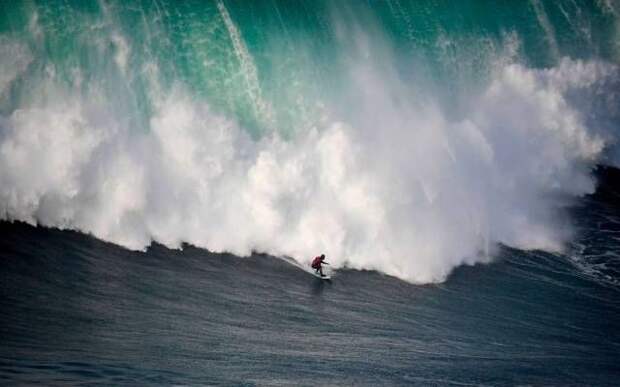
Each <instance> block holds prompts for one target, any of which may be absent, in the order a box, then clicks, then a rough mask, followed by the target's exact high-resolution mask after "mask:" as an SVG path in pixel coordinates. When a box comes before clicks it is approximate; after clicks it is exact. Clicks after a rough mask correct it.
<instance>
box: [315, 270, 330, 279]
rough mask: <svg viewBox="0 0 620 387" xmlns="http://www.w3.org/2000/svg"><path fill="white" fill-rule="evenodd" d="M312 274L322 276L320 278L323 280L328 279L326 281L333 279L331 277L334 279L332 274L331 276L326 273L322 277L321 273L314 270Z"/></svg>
mask: <svg viewBox="0 0 620 387" xmlns="http://www.w3.org/2000/svg"><path fill="white" fill-rule="evenodd" d="M311 274H312V275H313V276H315V277H316V278H320V279H322V280H326V281H329V280H331V279H332V276H331V275H325V276H323V277H321V275H320V274H317V273H315V272H314V271H313V272H312V273H311Z"/></svg>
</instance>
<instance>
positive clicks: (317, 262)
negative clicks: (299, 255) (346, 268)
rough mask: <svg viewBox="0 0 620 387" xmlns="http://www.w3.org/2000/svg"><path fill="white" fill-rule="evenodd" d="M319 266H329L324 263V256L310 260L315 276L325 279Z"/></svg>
mask: <svg viewBox="0 0 620 387" xmlns="http://www.w3.org/2000/svg"><path fill="white" fill-rule="evenodd" d="M321 265H329V263H327V262H325V254H321V255H319V256H318V257H315V258H314V259H313V260H312V265H311V266H312V268H313V269H314V270H315V271H316V273H317V274H320V275H321V277H325V275H324V274H323V267H322V266H321Z"/></svg>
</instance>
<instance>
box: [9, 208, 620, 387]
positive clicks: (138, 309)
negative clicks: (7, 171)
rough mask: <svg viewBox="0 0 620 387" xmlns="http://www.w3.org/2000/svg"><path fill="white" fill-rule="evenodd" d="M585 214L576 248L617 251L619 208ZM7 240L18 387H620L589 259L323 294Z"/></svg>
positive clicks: (67, 236) (304, 279) (605, 298)
mask: <svg viewBox="0 0 620 387" xmlns="http://www.w3.org/2000/svg"><path fill="white" fill-rule="evenodd" d="M583 205H584V207H583V208H579V207H578V208H576V210H575V211H577V212H580V213H577V214H575V219H577V220H578V227H579V228H580V229H583V230H589V231H588V232H584V233H583V234H582V235H581V237H580V238H578V239H577V240H578V241H580V242H581V243H584V244H585V245H586V246H587V247H586V249H590V248H594V247H596V246H599V245H601V243H602V242H605V241H606V242H612V241H613V238H611V236H612V235H610V234H609V233H608V232H607V231H599V232H598V233H597V232H596V231H595V230H594V229H590V228H589V226H588V224H589V223H590V222H593V221H594V222H595V221H596V220H595V219H596V217H597V216H603V215H604V216H605V217H606V218H614V219H617V217H618V207H617V203H615V204H614V203H613V202H609V201H606V200H603V199H601V197H600V196H593V197H592V198H590V200H586V201H585V202H584V204H583ZM600 208H606V211H605V213H601V212H600V211H598V210H597V211H593V209H600ZM592 213H595V214H596V215H592ZM0 227H1V231H2V235H3V238H2V239H1V240H0V252H1V254H2V259H3V264H2V266H1V272H0V280H1V281H0V283H1V284H2V286H1V287H0V289H1V297H0V300H1V301H0V302H1V303H0V308H1V312H2V316H3V319H2V325H1V330H0V334H1V337H2V343H3V346H2V349H1V350H0V378H1V379H3V380H5V381H7V382H9V383H19V382H21V383H26V384H29V383H34V382H37V381H39V382H42V383H44V384H47V385H50V384H66V383H69V384H73V383H87V384H89V385H91V384H92V385H97V384H104V385H106V384H115V385H119V384H120V385H124V384H127V385H134V384H135V383H139V384H151V385H152V384H162V385H170V384H199V385H203V384H238V383H245V384H257V385H283V384H284V385H287V384H304V385H317V384H318V385H321V384H339V385H342V384H353V385H377V384H395V385H400V384H402V385H410V384H414V385H428V384H439V385H452V384H473V385H513V384H534V385H538V384H544V385H549V384H553V385H555V384H559V385H612V384H613V381H614V380H616V378H617V377H618V376H619V374H620V370H619V369H618V367H617V358H618V355H619V353H620V350H619V348H620V337H618V332H619V330H618V328H619V326H618V322H619V321H620V304H619V303H618V291H619V288H618V286H617V280H618V276H617V273H616V272H611V273H607V275H608V276H614V280H615V281H616V282H614V283H610V282H609V281H605V278H606V277H604V276H601V275H600V273H592V272H589V271H587V270H582V266H579V265H576V264H575V261H574V259H587V256H584V257H573V259H570V258H569V257H566V256H563V255H553V254H547V253H544V252H536V251H534V252H524V251H519V250H515V249H511V248H507V247H505V248H502V250H501V252H500V253H499V254H498V258H497V261H496V262H494V263H492V264H489V265H475V266H466V267H461V268H459V269H457V270H456V271H455V272H454V273H453V274H452V275H451V276H450V278H449V280H448V281H447V282H445V283H443V284H441V285H425V286H416V285H411V284H408V283H406V282H402V281H400V280H398V279H396V278H393V277H389V276H385V275H381V274H378V273H376V272H368V271H357V270H348V269H344V270H340V271H338V272H337V273H336V276H335V277H334V280H333V281H332V282H328V283H326V282H322V281H319V280H317V279H315V278H314V277H312V276H310V275H309V274H308V273H306V272H304V271H302V270H300V269H299V268H297V267H295V266H293V265H290V264H288V263H286V262H284V261H282V260H280V259H276V258H273V257H270V256H267V255H253V256H251V257H249V258H238V257H235V256H232V255H228V254H212V253H209V252H207V251H205V250H202V249H198V248H195V247H192V246H185V247H184V248H183V250H170V249H168V248H166V247H163V246H161V245H153V246H151V247H150V248H149V249H148V250H147V251H146V252H144V253H141V252H131V251H128V250H125V249H123V248H120V247H117V246H115V245H112V244H109V243H105V242H102V241H99V240H97V239H94V238H92V237H89V236H85V235H82V234H79V233H75V232H71V231H60V230H55V229H42V228H33V227H31V226H28V225H26V224H23V223H12V224H11V223H6V222H4V223H2V224H1V225H0ZM612 243H616V242H612ZM585 263H587V261H586V262H585Z"/></svg>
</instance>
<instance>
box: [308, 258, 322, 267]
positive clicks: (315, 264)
mask: <svg viewBox="0 0 620 387" xmlns="http://www.w3.org/2000/svg"><path fill="white" fill-rule="evenodd" d="M322 263H323V260H322V259H321V257H315V258H314V259H313V260H312V265H311V266H312V268H313V269H319V268H320V267H321V264H322Z"/></svg>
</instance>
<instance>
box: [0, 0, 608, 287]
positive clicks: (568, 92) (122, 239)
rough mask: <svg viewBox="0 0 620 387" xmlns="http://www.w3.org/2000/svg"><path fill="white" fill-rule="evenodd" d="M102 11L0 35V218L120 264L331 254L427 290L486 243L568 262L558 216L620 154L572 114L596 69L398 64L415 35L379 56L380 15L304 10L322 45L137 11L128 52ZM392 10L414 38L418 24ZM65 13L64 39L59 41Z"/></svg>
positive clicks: (511, 61)
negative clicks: (146, 255) (72, 237)
mask: <svg viewBox="0 0 620 387" xmlns="http://www.w3.org/2000/svg"><path fill="white" fill-rule="evenodd" d="M533 4H535V7H534V9H529V8H528V10H527V12H534V11H535V12H534V14H533V18H532V20H539V21H540V16H537V13H539V12H541V11H542V8H541V3H539V2H535V3H533ZM168 6H169V7H171V8H174V7H180V6H178V5H174V4H169V5H168ZM102 7H103V9H102V10H101V16H98V14H97V8H98V6H93V9H92V10H90V11H88V10H80V9H69V10H66V11H67V13H66V14H65V15H63V16H59V15H55V14H54V10H53V9H51V8H46V7H45V6H39V7H38V8H37V9H35V10H34V11H31V10H30V9H26V10H25V11H24V12H25V13H26V14H28V13H29V12H34V13H33V14H32V15H36V17H35V16H32V15H31V16H30V17H29V20H31V21H32V22H31V24H30V25H29V27H28V28H27V29H26V30H24V31H21V34H20V33H17V32H16V31H14V30H12V31H6V32H4V33H3V34H2V36H1V37H0V54H1V55H0V58H3V59H0V60H1V61H2V62H1V63H2V65H3V69H2V76H1V77H0V86H1V89H0V102H1V107H2V109H1V110H0V111H1V118H0V209H1V211H2V218H3V219H8V220H22V221H27V222H30V223H37V224H41V225H45V226H52V227H61V228H71V229H77V230H80V231H83V232H87V233H91V234H93V235H95V236H96V237H98V238H101V239H104V240H108V241H111V242H114V243H117V244H120V245H123V246H125V247H128V248H130V249H144V248H145V247H147V246H148V245H149V244H150V243H151V242H152V241H157V242H159V243H163V244H165V245H167V246H169V247H180V246H181V245H182V243H191V244H194V245H196V246H199V247H204V248H207V249H209V250H212V251H228V252H232V253H234V254H238V255H248V254H250V253H251V252H252V251H262V252H267V253H271V254H274V255H287V256H292V257H294V258H295V259H297V260H299V261H300V262H306V261H308V260H309V259H311V257H312V256H313V254H315V253H316V252H324V253H326V254H327V255H328V257H330V260H329V261H330V263H332V264H333V265H334V266H335V267H342V266H344V265H346V266H348V267H352V268H357V269H373V270H379V271H381V272H384V273H387V274H390V275H394V276H397V277H399V278H402V279H405V280H408V281H412V282H419V283H425V282H436V281H442V280H444V279H445V278H446V276H447V275H448V274H449V273H450V271H451V270H452V269H453V268H454V267H456V266H458V265H461V264H464V263H470V264H471V263H475V262H484V261H488V260H489V259H490V257H492V254H493V250H494V248H495V246H497V244H499V243H503V244H506V245H509V246H513V247H516V248H522V249H545V250H554V251H557V250H560V249H562V246H563V244H564V242H565V241H566V240H568V239H569V238H570V236H571V231H572V230H571V228H570V226H569V222H566V219H565V214H564V213H563V211H562V209H563V208H564V207H565V206H566V205H568V204H570V203H571V200H572V199H574V198H576V197H579V196H581V195H584V194H587V193H591V192H592V191H593V190H594V188H595V181H594V179H593V178H592V176H591V175H590V170H591V168H592V167H593V166H594V165H595V164H596V163H597V162H599V161H600V160H602V159H603V158H604V157H606V155H607V154H608V153H607V152H609V153H613V151H614V150H613V149H614V148H613V144H614V141H615V138H616V133H614V131H613V129H614V128H617V126H614V125H615V123H617V122H618V121H617V118H618V112H617V105H614V104H612V103H584V101H586V100H588V101H592V100H595V101H598V100H604V101H609V100H617V93H618V91H617V89H615V88H614V87H613V86H614V85H617V84H618V79H619V71H618V67H617V65H616V64H614V63H613V61H612V59H611V57H610V58H607V59H601V58H598V57H597V56H596V55H593V56H592V57H591V58H585V59H570V58H568V57H565V58H562V59H557V61H556V62H555V63H554V64H553V65H552V66H547V67H544V68H538V67H536V66H535V65H532V64H531V63H528V62H532V60H531V59H530V58H528V57H527V55H525V56H524V55H523V54H522V52H523V51H524V50H525V51H527V48H524V46H526V47H527V45H528V44H530V43H529V37H528V36H527V34H525V35H524V36H521V35H520V34H519V30H518V29H516V30H515V31H507V32H502V33H501V34H500V35H498V36H490V35H486V34H484V33H480V36H479V37H476V35H475V34H474V35H473V36H472V34H471V32H468V33H469V35H468V34H467V33H464V34H463V37H455V36H454V34H453V33H449V32H445V31H444V32H441V31H440V32H439V33H438V34H437V36H436V37H433V36H431V37H430V38H426V39H425V43H424V44H423V45H422V46H421V47H411V41H409V39H413V41H415V39H416V35H415V33H414V32H412V31H411V28H405V29H404V31H406V32H407V33H406V34H404V35H402V36H401V37H399V36H398V35H397V36H396V37H394V36H393V34H394V33H395V31H396V30H394V26H391V25H386V23H385V20H384V19H382V16H378V15H381V12H382V11H381V10H380V9H379V10H375V9H368V10H367V12H366V13H364V15H363V16H358V15H357V14H356V13H354V12H353V13H352V12H350V9H347V7H344V8H345V9H344V10H343V9H330V8H329V7H325V9H323V8H321V7H320V6H317V7H316V8H314V9H312V12H316V14H313V13H312V12H309V16H308V20H309V21H306V26H308V25H313V24H312V23H315V22H316V23H317V25H314V27H315V28H317V31H313V30H309V31H301V32H300V31H294V30H289V29H286V28H285V29H284V30H279V29H278V28H280V27H277V28H276V27H273V26H269V28H267V31H268V32H269V33H273V32H274V31H278V32H279V33H280V34H281V35H278V34H276V35H270V34H269V33H266V34H265V35H252V34H246V33H243V30H244V28H245V29H246V31H252V29H253V28H254V27H253V26H248V25H246V24H240V22H239V21H237V20H236V18H235V15H236V14H235V12H233V11H232V10H231V9H230V6H229V4H228V3H227V2H216V3H214V5H209V6H205V9H207V10H210V11H204V17H205V20H204V21H201V19H192V18H191V16H190V15H191V14H190V13H189V11H188V10H185V9H182V7H181V9H175V12H176V13H175V12H171V10H169V11H170V12H168V11H166V9H164V10H162V11H161V12H160V11H157V12H154V11H153V10H150V9H142V10H141V12H142V13H143V14H145V15H149V18H147V19H146V20H147V21H146V22H144V21H143V22H141V23H136V24H135V25H136V26H137V27H136V28H138V29H142V31H143V32H144V33H145V35H144V36H143V37H138V36H140V35H138V36H132V34H130V33H128V31H129V26H128V24H127V20H134V19H133V18H135V15H134V13H133V12H134V10H131V9H124V8H123V7H121V6H120V5H119V4H116V3H110V4H108V3H105V4H104V6H102ZM24 8H26V7H24ZM263 11H264V10H263ZM272 11H273V12H276V11H277V12H281V11H282V12H283V11H285V10H283V9H282V6H276V9H275V10H272ZM393 11H394V12H396V13H395V15H401V16H402V15H405V16H407V17H404V16H402V20H403V21H404V22H406V23H405V25H408V26H410V27H411V23H410V22H408V20H409V18H410V17H413V16H415V14H414V13H413V14H409V13H407V10H405V9H400V10H396V9H394V10H393ZM397 11H398V12H397ZM184 12H187V13H184ZM286 12H288V15H289V16H290V17H291V18H292V17H293V16H295V17H299V15H298V14H295V13H294V12H293V11H291V10H288V11H286ZM321 12H325V14H322V13H321ZM66 15H71V16H72V18H73V19H72V20H73V21H72V23H73V24H71V25H72V26H73V27H74V28H75V30H62V29H61V31H62V32H58V29H57V28H56V27H57V26H58V23H59V22H58V20H57V19H56V18H60V17H67V16H66ZM175 15H176V16H175ZM179 15H180V16H179ZM237 15H238V14H237ZM317 15H320V17H319V16H317ZM412 15H413V16H412ZM241 16H243V15H241ZM401 16H399V17H401ZM264 17H265V18H266V20H271V18H272V17H273V14H272V13H269V14H268V15H267V16H264ZM312 17H316V18H315V19H313V18H312ZM93 20H94V21H95V23H94V24H93ZM143 20H144V19H143ZM292 20H294V19H292ZM543 21H544V22H545V23H552V22H553V19H552V18H550V17H549V16H548V15H546V16H545V18H544V19H543ZM282 23H285V21H282ZM91 24H92V25H93V26H94V27H93V28H94V31H93V30H92V29H89V28H90V27H88V26H89V25H91ZM54 26H56V27H54ZM190 26H191V28H190ZM52 27H54V28H52ZM184 27H187V28H188V30H189V31H190V33H189V34H183V35H181V37H180V38H179V37H178V36H177V34H179V29H181V28H184ZM319 27H323V28H326V29H327V32H326V31H325V30H321V31H318V29H319ZM508 28H510V27H508ZM543 29H544V30H545V31H554V34H558V32H559V31H558V30H557V29H554V30H551V29H550V28H549V25H548V26H547V27H545V26H543ZM196 31H198V32H196ZM209 31H210V32H209ZM369 31H372V33H370V32H369ZM18 32H19V31H18ZM35 32H36V33H35ZM474 32H476V33H477V31H474ZM526 32H527V31H526ZM304 33H305V35H304ZM35 35H36V36H35ZM300 36H301V37H300ZM317 36H319V37H320V40H319V41H318V42H316V41H314V40H313V39H314V38H315V37H317ZM91 38H92V39H91ZM190 38H191V39H193V40H190ZM175 39H177V40H175ZM243 39H248V41H247V42H245V41H244V40H243ZM402 39H404V40H402ZM291 42H293V43H291ZM463 42H468V43H467V44H468V45H471V46H474V47H478V48H479V47H484V50H483V51H482V52H483V56H482V57H479V56H477V55H478V54H477V53H476V50H471V49H468V48H467V47H464V44H465V43H463ZM260 44H263V45H262V46H260ZM287 44H295V45H296V48H295V50H293V51H291V50H290V47H289V48H287ZM50 46H52V47H53V49H52V51H53V52H54V54H50V52H49V51H48V49H47V48H46V47H50ZM553 46H554V47H555V48H553V50H554V51H556V50H557V51H558V52H559V54H561V53H562V52H563V51H562V50H563V49H564V46H563V44H562V40H561V39H557V38H556V40H555V41H554V43H553ZM600 46H601V47H606V46H605V45H604V44H603V43H600ZM214 47H215V48H214ZM257 47H259V48H257ZM283 47H284V48H283ZM317 47H318V48H317ZM73 48H75V50H72V49H73ZM60 49H62V50H65V51H66V52H67V53H68V54H67V56H66V57H58V56H57V54H55V52H56V51H58V50H60ZM270 49H271V50H273V52H272V55H271V56H270V55H269V54H267V55H265V52H264V51H261V50H270ZM455 49H456V52H457V53H458V55H456V56H454V52H455V51H454V50H455ZM594 51H596V50H594ZM170 53H172V54H173V55H174V60H171V59H170V57H169V54H170ZM268 53H269V51H268ZM283 53H284V54H283ZM291 53H296V54H297V55H299V57H293V58H292V59H291V58H290V55H291ZM215 54H219V56H217V55H216V56H214V55H215ZM313 54H316V55H314V56H313ZM559 54H558V55H559ZM434 55H435V56H434ZM7 58H10V59H7ZM197 58H202V61H199V62H197V61H196V59H197ZM301 58H303V59H304V60H307V61H308V62H307V63H306V62H304V60H302V59H301ZM280 59H281V60H282V61H289V62H291V61H292V66H290V67H287V68H282V67H277V63H280V62H281V61H280ZM543 62H545V61H543ZM197 63H198V64H200V66H204V68H202V67H196V66H198V65H196V64H197ZM266 63H267V64H269V65H267V64H266ZM434 63H440V64H441V66H439V70H437V69H435V68H434V66H433V64H434ZM189 64H194V65H196V66H189ZM271 65H273V66H271ZM190 67H191V70H190ZM200 68H202V73H201V71H199V70H200ZM273 68H278V69H279V70H282V71H281V72H280V73H275V72H272V71H273ZM317 68H319V69H329V70H330V71H331V72H332V74H329V73H320V74H318V73H317V72H316V71H315V70H316V69H317ZM480 68H482V69H483V70H480ZM455 69H458V71H455ZM437 71H439V72H440V73H439V74H437ZM204 74H207V75H204ZM217 74H220V76H221V78H217V77H216V75H217ZM281 79H290V80H291V82H290V83H287V84H286V85H284V86H286V87H282V88H276V87H274V86H273V85H278V84H280V83H279V80H281ZM200 87H203V88H202V89H201V88H200ZM222 96H224V98H222ZM291 96H293V97H294V98H291ZM271 101H278V102H279V103H278V104H275V103H272V102H271ZM591 109H596V112H597V115H596V117H606V118H607V119H606V120H601V121H600V122H599V119H598V118H596V117H594V115H593V114H592V110H591ZM296 117H298V118H299V127H297V123H296V121H295V118H296ZM603 121H604V123H605V125H599V123H601V122H603Z"/></svg>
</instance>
